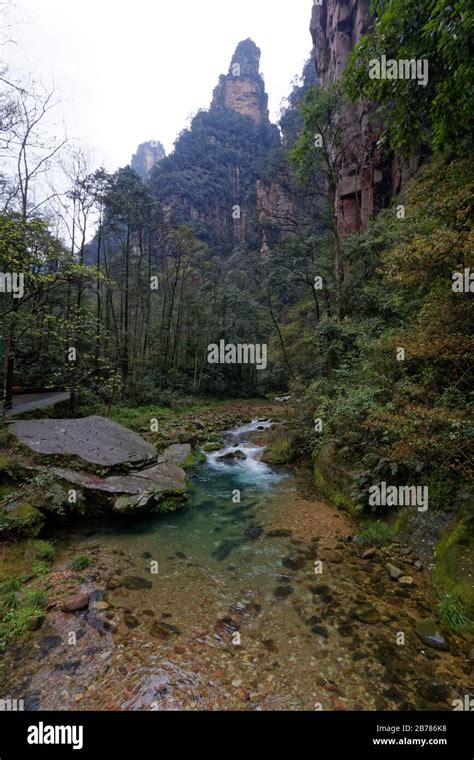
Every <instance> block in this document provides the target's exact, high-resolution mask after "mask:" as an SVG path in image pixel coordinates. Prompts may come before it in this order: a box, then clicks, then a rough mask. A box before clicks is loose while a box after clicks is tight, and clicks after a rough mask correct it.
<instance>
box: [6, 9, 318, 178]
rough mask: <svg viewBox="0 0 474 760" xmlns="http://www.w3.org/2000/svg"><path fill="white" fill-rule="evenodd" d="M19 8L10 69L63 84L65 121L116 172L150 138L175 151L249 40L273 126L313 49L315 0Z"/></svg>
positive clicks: (60, 113) (60, 110)
mask: <svg viewBox="0 0 474 760" xmlns="http://www.w3.org/2000/svg"><path fill="white" fill-rule="evenodd" d="M12 2H13V3H14V6H15V7H14V10H13V12H11V13H10V16H11V17H13V20H14V22H15V23H14V25H13V28H12V30H11V32H10V36H11V37H12V38H13V39H14V41H15V45H10V46H8V50H7V52H6V56H5V57H6V59H7V62H8V63H9V67H10V70H12V71H14V72H18V73H21V74H23V75H26V74H28V73H29V74H31V75H32V76H33V77H34V78H35V79H37V80H40V81H42V82H43V83H44V84H45V85H46V86H47V87H49V86H51V85H53V84H54V87H55V88H56V91H57V95H58V97H59V99H60V101H61V102H60V104H59V105H58V107H57V109H56V119H57V120H58V122H64V124H65V125H66V128H67V134H68V137H69V138H70V139H72V140H73V141H74V142H76V141H77V142H78V143H79V144H80V145H81V146H83V147H84V148H85V149H86V150H88V151H90V153H91V155H92V156H93V163H94V165H96V166H99V165H103V166H105V168H106V169H107V170H108V171H114V170H115V169H117V168H118V167H119V166H124V165H126V164H128V163H129V162H130V159H131V156H132V154H133V153H134V152H135V149H136V148H137V146H138V145H139V144H140V143H141V142H144V141H146V140H160V141H161V142H162V143H163V145H164V146H165V149H166V152H167V153H168V152H170V151H171V150H172V147H173V143H174V140H175V139H176V137H177V136H178V134H179V133H180V132H181V131H182V129H184V128H185V127H186V126H188V125H189V120H190V118H191V117H192V116H193V115H194V114H195V113H196V111H197V110H199V109H201V108H208V107H209V105H210V101H211V97H212V91H213V89H214V87H215V85H216V84H217V81H218V78H219V75H220V74H221V73H227V70H228V67H229V63H230V60H231V57H232V54H233V52H234V50H235V47H236V45H237V44H238V42H240V41H241V40H242V39H246V38H247V37H251V38H252V39H253V40H254V41H255V42H256V43H257V45H258V46H259V47H260V48H261V50H262V59H261V64H260V68H261V72H262V73H263V75H264V77H265V84H266V89H267V92H268V94H269V104H270V115H271V118H272V120H273V121H276V120H277V118H278V113H279V110H280V106H281V101H282V99H283V98H285V97H286V96H287V95H288V94H289V92H290V89H291V81H292V79H293V78H294V77H295V76H299V75H300V74H301V72H302V69H303V64H304V62H305V60H306V59H307V58H308V56H309V53H310V50H311V37H310V33H309V22H310V16H311V4H312V3H311V0H291V1H290V0H12ZM4 52H5V51H4Z"/></svg>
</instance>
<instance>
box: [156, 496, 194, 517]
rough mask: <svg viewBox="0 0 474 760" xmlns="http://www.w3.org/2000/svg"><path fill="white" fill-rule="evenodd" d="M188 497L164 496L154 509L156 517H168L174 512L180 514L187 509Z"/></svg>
mask: <svg viewBox="0 0 474 760" xmlns="http://www.w3.org/2000/svg"><path fill="white" fill-rule="evenodd" d="M186 503H187V500H186V495H185V494H182V495H175V496H173V495H167V496H164V497H163V498H162V499H160V501H159V502H158V503H157V504H156V506H155V507H154V508H153V512H154V514H156V515H167V514H171V513H173V512H180V511H181V510H182V509H185V507H186Z"/></svg>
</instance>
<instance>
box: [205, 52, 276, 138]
mask: <svg viewBox="0 0 474 760" xmlns="http://www.w3.org/2000/svg"><path fill="white" fill-rule="evenodd" d="M260 55H261V52H260V48H258V47H257V45H256V44H255V42H253V40H250V39H247V40H244V41H243V42H240V43H239V44H238V45H237V48H236V51H235V53H234V55H233V57H232V61H231V63H230V66H229V71H228V74H227V75H224V74H221V76H220V78H219V84H218V85H217V87H216V88H215V90H214V94H213V99H212V105H211V108H216V107H220V108H230V109H231V110H233V111H236V113H240V114H241V115H242V116H249V117H250V118H251V119H253V121H255V123H256V124H262V122H268V96H267V93H266V92H265V83H264V81H263V77H262V75H261V74H260Z"/></svg>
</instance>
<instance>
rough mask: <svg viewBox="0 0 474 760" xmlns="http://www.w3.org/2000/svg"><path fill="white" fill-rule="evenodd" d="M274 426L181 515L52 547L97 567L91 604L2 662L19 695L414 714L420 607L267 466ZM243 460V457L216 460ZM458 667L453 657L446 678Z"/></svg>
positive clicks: (159, 705) (104, 527)
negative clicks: (320, 563) (412, 633)
mask: <svg viewBox="0 0 474 760" xmlns="http://www.w3.org/2000/svg"><path fill="white" fill-rule="evenodd" d="M269 427H271V423H270V422H265V421H263V422H262V421H253V422H252V423H250V424H248V425H245V426H243V427H240V428H238V429H236V430H233V431H229V432H228V433H227V434H225V436H224V440H225V448H224V449H223V450H221V451H218V452H213V453H210V454H207V461H206V463H205V464H202V465H200V466H199V467H198V468H197V469H196V470H195V471H194V473H193V474H192V475H191V478H190V481H191V482H190V493H189V504H188V507H187V509H185V510H184V511H182V512H180V513H177V514H171V515H169V516H149V517H146V518H143V519H139V520H137V519H134V520H133V522H132V521H126V522H117V521H113V522H112V521H111V522H108V523H105V524H104V523H103V522H101V523H100V524H98V525H97V526H91V525H88V527H87V528H85V527H84V526H81V527H80V528H79V529H78V530H77V531H76V532H75V534H74V535H71V531H70V530H68V532H67V533H66V532H65V533H64V535H63V536H62V537H61V536H60V537H59V538H58V539H57V548H58V553H59V559H60V561H62V563H63V566H66V563H67V561H68V560H70V558H71V556H77V555H78V554H87V555H89V556H91V557H92V558H93V560H94V561H93V564H92V566H91V572H90V573H89V574H87V573H85V576H84V579H83V580H84V583H83V587H82V590H85V591H87V592H90V591H93V599H95V604H96V607H95V608H92V609H89V612H86V613H76V614H75V615H70V614H65V613H63V612H61V611H60V610H59V609H58V608H56V609H53V610H52V611H51V612H50V613H49V614H48V616H47V621H46V622H45V624H44V625H43V627H42V629H41V631H38V632H36V634H35V635H34V637H33V640H32V643H30V644H28V646H27V647H25V646H19V647H17V648H16V649H15V650H13V652H10V653H7V656H6V657H4V660H3V663H2V666H1V667H2V668H3V671H2V673H0V675H3V680H4V682H6V683H7V685H8V688H9V690H10V696H17V697H21V698H25V697H26V701H27V704H28V705H29V707H30V708H33V709H77V708H80V709H133V710H140V709H143V710H150V709H156V710H161V709H183V708H184V709H333V708H336V709H373V708H375V707H378V708H381V709H400V707H406V706H407V705H408V706H416V704H417V695H416V688H417V684H416V682H414V683H411V682H409V681H407V677H406V676H407V673H408V674H409V669H408V671H406V668H405V667H402V668H399V667H398V660H397V658H398V653H397V652H396V651H395V650H396V647H394V646H393V637H394V636H395V632H396V631H397V630H398V629H399V628H400V624H401V623H400V618H404V620H405V625H406V626H408V625H410V626H412V625H413V620H414V619H415V618H414V615H415V614H417V605H418V603H419V600H418V599H417V598H416V595H415V597H413V595H412V596H411V597H410V595H409V594H407V593H404V592H402V593H400V592H398V591H396V590H395V591H394V590H393V589H392V588H391V586H390V581H387V580H386V578H385V575H386V574H385V573H384V571H383V570H382V571H380V569H379V568H374V567H373V566H371V567H369V568H368V567H367V562H363V563H362V564H361V560H360V557H358V556H355V554H354V552H352V553H348V554H343V551H344V549H345V545H344V543H343V541H342V538H341V536H343V534H344V533H347V530H348V526H349V522H348V521H347V519H346V518H345V517H344V516H341V515H338V514H337V513H336V512H335V511H334V510H332V509H331V508H330V507H328V506H327V505H325V504H323V503H321V502H316V501H314V500H312V501H311V500H308V499H307V498H305V497H304V496H303V495H302V494H301V492H300V491H299V490H298V487H297V482H296V481H295V478H294V476H293V474H292V473H291V472H285V471H282V470H276V469H274V468H272V467H270V466H268V465H267V464H265V463H264V462H262V461H261V456H262V453H263V451H264V447H263V446H261V445H257V443H255V440H257V441H258V440H259V438H262V437H263V438H264V436H265V430H267V429H268V428H269ZM260 442H261V441H260ZM239 451H240V452H243V453H244V454H245V459H232V460H222V459H221V457H222V456H226V455H229V454H234V455H235V452H237V455H238V452H239ZM298 529H299V530H298ZM341 547H343V548H342V549H341ZM318 558H322V559H323V560H324V563H325V571H324V575H323V576H321V575H317V571H316V570H315V567H316V564H315V563H317V560H318ZM92 568H93V571H92ZM75 590H77V587H76V589H75ZM381 596H382V597H386V599H381ZM372 602H375V603H377V604H380V603H381V605H382V606H381V607H380V608H379V609H378V610H376V609H374V611H373V613H372V612H370V610H369V613H370V614H366V613H364V614H366V617H367V620H366V621H364V620H363V619H362V617H361V615H362V613H360V609H358V608H361V607H362V608H364V605H365V606H366V605H367V604H368V603H372ZM385 602H386V604H385ZM71 633H72V634H73V636H72V639H71ZM410 656H412V655H411V653H410ZM417 657H418V653H417V652H416V651H415V650H414V651H413V659H414V660H415V659H416V658H417ZM394 663H395V664H394ZM412 666H413V663H411V667H412ZM421 666H422V667H425V666H428V668H429V667H431V663H430V662H427V663H423V661H422V663H421ZM418 667H420V664H419V663H418ZM452 670H453V663H452V662H451V663H449V662H446V678H450V677H452V675H451V672H452ZM405 671H406V672H405ZM428 675H429V673H428ZM400 684H403V688H402V687H401V685H400Z"/></svg>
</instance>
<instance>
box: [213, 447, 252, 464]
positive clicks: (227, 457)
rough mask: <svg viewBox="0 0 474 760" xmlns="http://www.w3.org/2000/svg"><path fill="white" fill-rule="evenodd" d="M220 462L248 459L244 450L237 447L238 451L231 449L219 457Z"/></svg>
mask: <svg viewBox="0 0 474 760" xmlns="http://www.w3.org/2000/svg"><path fill="white" fill-rule="evenodd" d="M217 459H218V461H219V462H235V461H236V460H237V461H239V460H240V461H242V460H244V459H247V457H246V455H245V454H244V452H243V451H241V450H240V449H237V451H229V452H228V453H227V454H223V455H222V456H220V457H217Z"/></svg>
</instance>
